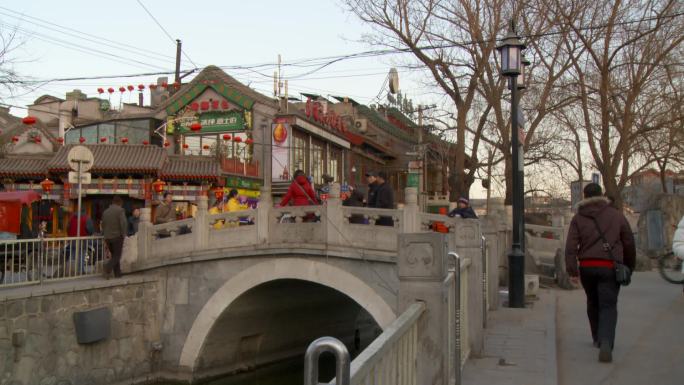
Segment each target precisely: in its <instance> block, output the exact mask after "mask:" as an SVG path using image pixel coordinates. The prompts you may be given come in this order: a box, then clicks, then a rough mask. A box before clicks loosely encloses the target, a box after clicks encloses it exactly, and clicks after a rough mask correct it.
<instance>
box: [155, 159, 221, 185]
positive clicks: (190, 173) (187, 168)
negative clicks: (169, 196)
mask: <svg viewBox="0 0 684 385" xmlns="http://www.w3.org/2000/svg"><path fill="white" fill-rule="evenodd" d="M220 174H221V168H220V166H219V163H218V161H217V160H216V158H214V157H206V156H174V155H172V156H169V158H168V160H167V162H166V163H165V164H164V166H163V167H162V169H161V177H162V178H166V179H179V180H185V179H218V177H219V175H220Z"/></svg>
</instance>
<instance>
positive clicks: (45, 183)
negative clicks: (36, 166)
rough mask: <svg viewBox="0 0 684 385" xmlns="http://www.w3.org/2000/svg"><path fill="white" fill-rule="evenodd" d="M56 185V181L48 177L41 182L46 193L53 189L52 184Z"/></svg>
mask: <svg viewBox="0 0 684 385" xmlns="http://www.w3.org/2000/svg"><path fill="white" fill-rule="evenodd" d="M54 185H55V182H53V181H51V180H50V179H48V178H45V180H44V181H42V182H40V187H41V188H42V189H43V192H44V193H46V194H49V193H50V192H51V191H52V186H54Z"/></svg>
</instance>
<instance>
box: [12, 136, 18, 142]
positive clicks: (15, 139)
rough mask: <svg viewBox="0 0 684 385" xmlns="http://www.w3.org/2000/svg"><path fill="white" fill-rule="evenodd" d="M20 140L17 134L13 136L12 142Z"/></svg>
mask: <svg viewBox="0 0 684 385" xmlns="http://www.w3.org/2000/svg"><path fill="white" fill-rule="evenodd" d="M18 141H19V137H18V136H16V135H15V136H13V137H12V142H14V143H16V142H18Z"/></svg>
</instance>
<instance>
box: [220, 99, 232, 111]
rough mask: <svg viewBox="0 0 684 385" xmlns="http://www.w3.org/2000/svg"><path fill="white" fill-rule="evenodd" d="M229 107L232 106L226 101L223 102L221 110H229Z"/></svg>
mask: <svg viewBox="0 0 684 385" xmlns="http://www.w3.org/2000/svg"><path fill="white" fill-rule="evenodd" d="M228 107H230V104H228V102H227V101H225V100H223V101H221V108H223V109H224V110H227V109H228Z"/></svg>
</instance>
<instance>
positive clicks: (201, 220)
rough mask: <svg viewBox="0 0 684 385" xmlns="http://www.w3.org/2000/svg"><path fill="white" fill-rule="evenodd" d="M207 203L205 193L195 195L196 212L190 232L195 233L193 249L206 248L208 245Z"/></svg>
mask: <svg viewBox="0 0 684 385" xmlns="http://www.w3.org/2000/svg"><path fill="white" fill-rule="evenodd" d="M208 206H209V204H208V199H207V196H206V195H200V196H198V197H197V212H196V213H195V218H194V220H195V223H194V224H193V226H192V233H193V234H194V235H195V250H202V249H206V248H207V247H208V246H209V218H208V217H209V207H208Z"/></svg>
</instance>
